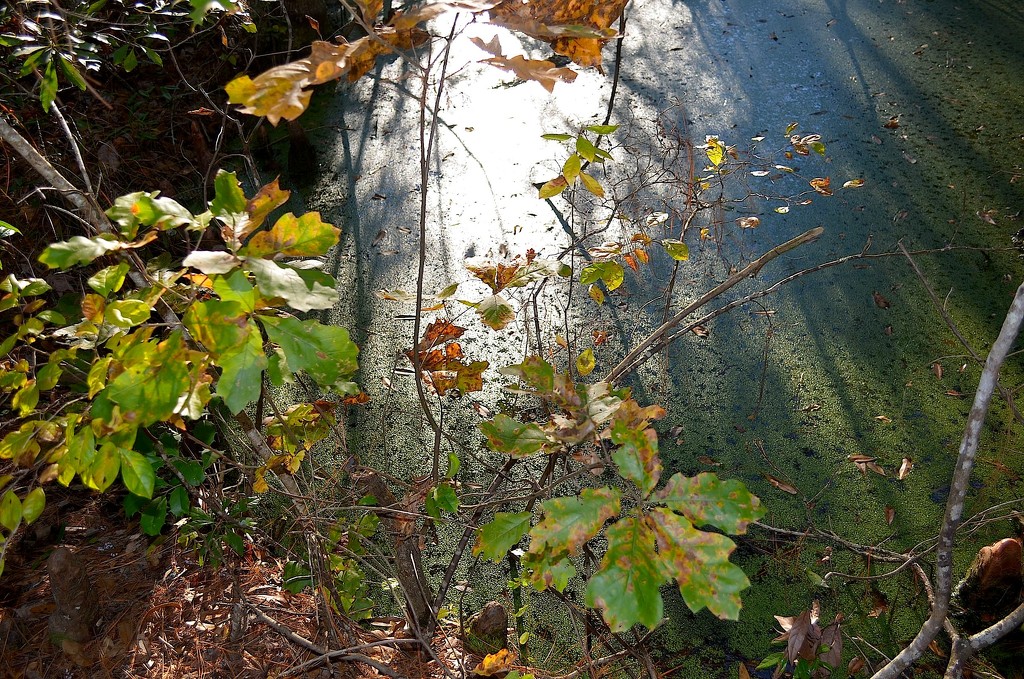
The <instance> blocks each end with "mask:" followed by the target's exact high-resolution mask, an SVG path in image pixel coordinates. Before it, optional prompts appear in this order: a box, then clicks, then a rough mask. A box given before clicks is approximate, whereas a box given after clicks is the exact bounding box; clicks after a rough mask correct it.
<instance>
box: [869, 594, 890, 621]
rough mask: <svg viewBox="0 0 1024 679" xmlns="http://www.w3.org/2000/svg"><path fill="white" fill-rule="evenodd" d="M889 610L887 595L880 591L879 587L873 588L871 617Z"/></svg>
mask: <svg viewBox="0 0 1024 679" xmlns="http://www.w3.org/2000/svg"><path fill="white" fill-rule="evenodd" d="M887 610H889V600H888V599H887V598H886V597H885V594H883V593H882V592H880V591H878V590H877V589H872V590H871V612H870V613H868V617H869V618H877V617H878V616H880V615H881V614H882V613H885V612H886V611H887Z"/></svg>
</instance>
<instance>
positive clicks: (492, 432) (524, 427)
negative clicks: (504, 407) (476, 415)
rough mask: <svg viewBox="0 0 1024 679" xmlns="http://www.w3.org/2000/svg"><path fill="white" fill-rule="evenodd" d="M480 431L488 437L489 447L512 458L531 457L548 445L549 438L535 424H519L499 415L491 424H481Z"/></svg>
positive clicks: (506, 416)
mask: <svg viewBox="0 0 1024 679" xmlns="http://www.w3.org/2000/svg"><path fill="white" fill-rule="evenodd" d="M480 431H482V432H483V434H484V436H486V437H487V447H488V448H490V449H491V450H493V451H495V452H498V453H505V454H506V455H511V456H512V457H517V458H522V457H529V456H531V455H534V454H536V453H539V452H541V451H542V450H543V449H544V447H545V446H546V445H548V443H549V441H548V437H547V435H546V434H545V433H544V430H543V429H541V428H540V427H539V426H538V425H536V424H534V423H533V422H527V423H525V424H524V423H523V422H519V421H518V420H515V419H512V418H511V417H509V416H508V415H504V414H498V415H495V416H494V419H493V420H491V421H490V422H481V423H480Z"/></svg>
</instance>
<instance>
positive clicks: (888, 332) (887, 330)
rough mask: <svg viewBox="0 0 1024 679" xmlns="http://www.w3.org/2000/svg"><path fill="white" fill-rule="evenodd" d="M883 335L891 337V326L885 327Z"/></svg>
mask: <svg viewBox="0 0 1024 679" xmlns="http://www.w3.org/2000/svg"><path fill="white" fill-rule="evenodd" d="M885 334H886V335H891V334H892V326H891V325H887V326H885Z"/></svg>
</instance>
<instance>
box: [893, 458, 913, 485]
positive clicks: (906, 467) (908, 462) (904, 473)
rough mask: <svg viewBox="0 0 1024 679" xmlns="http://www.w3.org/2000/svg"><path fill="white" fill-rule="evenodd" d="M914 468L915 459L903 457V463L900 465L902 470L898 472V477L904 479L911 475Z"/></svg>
mask: <svg viewBox="0 0 1024 679" xmlns="http://www.w3.org/2000/svg"><path fill="white" fill-rule="evenodd" d="M913 469H914V460H913V459H911V458H909V457H905V458H903V464H901V465H900V470H899V471H898V472H896V478H897V479H899V480H900V481H902V480H903V479H905V478H907V477H908V476H910V472H911V471H912V470H913Z"/></svg>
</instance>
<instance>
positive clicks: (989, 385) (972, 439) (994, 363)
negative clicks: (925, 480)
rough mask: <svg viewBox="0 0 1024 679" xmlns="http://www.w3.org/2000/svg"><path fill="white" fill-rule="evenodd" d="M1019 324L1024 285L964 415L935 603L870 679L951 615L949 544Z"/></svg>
mask: <svg viewBox="0 0 1024 679" xmlns="http://www.w3.org/2000/svg"><path fill="white" fill-rule="evenodd" d="M1022 320H1024V285H1021V286H1020V287H1019V288H1017V293H1016V294H1015V295H1014V297H1013V303H1012V304H1011V305H1010V310H1009V311H1008V312H1007V314H1006V320H1005V321H1003V327H1002V329H1001V330H1000V331H999V336H998V337H997V338H996V341H995V343H994V344H993V345H992V350H991V351H990V352H989V354H988V359H987V360H986V361H985V368H984V370H983V371H982V373H981V379H980V381H979V382H978V390H977V391H976V392H975V394H974V404H973V405H972V406H971V412H970V414H969V415H968V416H967V426H966V427H965V428H964V436H963V440H962V441H961V442H960V453H959V455H958V456H957V461H956V467H955V469H954V471H953V480H952V483H951V484H950V490H949V499H948V500H947V501H946V513H945V516H944V517H943V520H942V528H941V529H940V531H939V541H938V545H937V548H936V562H937V563H936V573H935V600H934V602H933V603H932V607H931V614H930V615H929V616H928V619H927V620H926V621H925V622H924V624H923V625H922V626H921V630H920V631H919V632H918V633H917V636H916V637H914V640H913V641H911V642H910V644H909V645H908V646H907V647H906V648H904V649H903V650H902V651H900V653H899V655H897V656H896V657H895V658H893V659H892V660H891V661H890V662H889V663H888V664H887V665H886V666H885V667H883V668H882V669H880V670H879V671H878V672H876V673H875V674H874V676H873V677H872V679H895V677H897V676H899V675H900V673H901V672H903V670H905V669H907V668H908V667H910V665H911V664H912V663H913V662H914V661H915V660H917V659H918V658H919V657H921V654H922V653H924V651H925V649H927V648H928V644H930V643H931V642H932V641H933V640H934V639H935V636H936V635H937V634H938V633H939V630H941V629H942V627H943V625H944V624H945V622H946V616H947V614H948V613H949V598H950V594H951V593H952V590H953V542H954V538H955V537H956V531H957V528H958V527H959V526H960V522H961V520H962V519H963V510H964V499H965V498H966V497H967V490H968V488H969V487H970V483H969V482H970V478H971V471H972V470H973V469H974V460H975V456H976V454H977V451H978V442H979V440H980V438H981V428H982V425H983V424H984V422H985V414H986V413H987V412H988V406H989V403H990V402H991V400H992V392H993V391H995V389H996V383H997V378H998V375H999V368H1000V367H1001V366H1002V364H1003V361H1004V360H1005V359H1006V355H1007V354H1008V353H1009V352H1010V347H1011V346H1013V342H1014V340H1015V339H1016V338H1017V334H1018V333H1019V332H1020V326H1021V322H1022Z"/></svg>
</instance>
